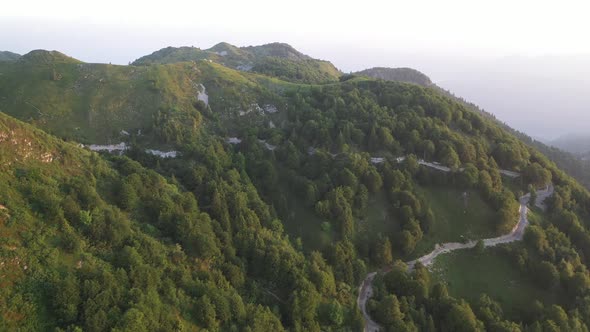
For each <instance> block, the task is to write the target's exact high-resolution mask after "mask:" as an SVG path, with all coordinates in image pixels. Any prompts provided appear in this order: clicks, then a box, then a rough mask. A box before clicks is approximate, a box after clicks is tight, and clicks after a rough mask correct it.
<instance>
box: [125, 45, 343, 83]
mask: <svg viewBox="0 0 590 332" xmlns="http://www.w3.org/2000/svg"><path fill="white" fill-rule="evenodd" d="M198 60H210V61H213V62H216V63H219V64H222V65H225V66H228V67H231V68H234V69H239V70H245V71H253V72H255V73H260V74H264V75H268V76H272V77H277V78H280V79H283V80H287V81H292V82H302V83H325V82H333V81H337V80H338V77H339V76H340V75H341V73H340V71H338V69H336V67H334V65H333V64H331V63H330V62H328V61H322V60H316V59H312V58H311V57H309V56H307V55H304V54H302V53H300V52H299V51H297V50H296V49H294V48H293V47H291V46H290V45H288V44H283V43H271V44H265V45H260V46H248V47H240V48H238V47H236V46H233V45H230V44H228V43H219V44H217V45H215V46H213V47H212V48H210V49H208V50H201V49H199V48H195V47H178V48H175V47H167V48H164V49H161V50H159V51H156V52H154V53H152V54H150V55H147V56H144V57H141V58H139V59H137V60H135V61H134V62H133V64H134V65H137V66H140V65H151V64H166V63H177V62H186V61H198Z"/></svg>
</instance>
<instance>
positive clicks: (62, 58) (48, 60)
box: [19, 50, 82, 64]
mask: <svg viewBox="0 0 590 332" xmlns="http://www.w3.org/2000/svg"><path fill="white" fill-rule="evenodd" d="M19 61H23V62H28V63H40V64H52V63H82V61H80V60H78V59H74V58H72V57H70V56H67V55H65V54H63V53H61V52H58V51H47V50H33V51H31V52H29V53H27V54H25V55H23V56H22V57H20V59H19Z"/></svg>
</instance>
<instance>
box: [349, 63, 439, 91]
mask: <svg viewBox="0 0 590 332" xmlns="http://www.w3.org/2000/svg"><path fill="white" fill-rule="evenodd" d="M354 75H359V76H368V77H371V78H376V79H381V80H386V81H395V82H405V83H413V84H418V85H422V86H429V85H431V84H432V81H431V80H430V78H429V77H428V76H426V75H424V74H423V73H421V72H419V71H417V70H415V69H412V68H383V67H375V68H369V69H365V70H361V71H358V72H356V73H354Z"/></svg>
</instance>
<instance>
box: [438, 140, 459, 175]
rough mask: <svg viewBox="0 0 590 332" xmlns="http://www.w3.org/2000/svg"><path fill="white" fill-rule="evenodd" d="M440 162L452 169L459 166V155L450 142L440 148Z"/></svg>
mask: <svg viewBox="0 0 590 332" xmlns="http://www.w3.org/2000/svg"><path fill="white" fill-rule="evenodd" d="M441 163H443V164H444V165H447V166H449V167H450V168H452V169H456V168H457V167H459V164H460V161H459V156H458V155H457V152H456V151H455V149H453V147H452V146H451V145H450V144H445V145H444V146H443V148H442V150H441Z"/></svg>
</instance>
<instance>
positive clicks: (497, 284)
mask: <svg viewBox="0 0 590 332" xmlns="http://www.w3.org/2000/svg"><path fill="white" fill-rule="evenodd" d="M432 271H433V273H432V275H433V277H434V278H435V279H436V280H438V281H440V282H442V283H444V284H446V286H447V288H448V290H449V294H451V295H452V296H454V297H457V298H464V299H466V300H468V301H469V302H470V303H473V304H477V302H478V300H479V299H480V297H481V294H482V293H483V294H487V295H488V296H490V297H491V298H492V299H494V300H495V301H497V302H498V303H499V304H500V306H501V307H502V309H503V311H504V312H505V313H506V315H507V316H508V317H510V318H513V319H514V318H516V319H518V317H526V316H528V315H531V314H534V313H533V312H531V310H533V308H534V302H535V301H540V302H541V303H543V304H544V305H546V306H547V305H551V304H561V303H562V301H561V298H560V296H559V294H556V293H552V292H550V291H548V290H546V289H543V288H542V287H539V286H537V285H536V284H535V282H534V281H533V280H532V279H531V277H530V276H527V275H526V274H525V273H523V272H521V271H520V270H519V269H518V267H517V266H516V265H515V264H513V262H512V261H511V259H510V256H509V255H507V254H506V253H505V252H503V251H502V249H500V248H493V249H491V248H487V249H485V252H481V253H478V252H477V251H475V250H462V251H456V252H452V253H450V254H448V255H442V256H440V257H438V258H437V259H436V260H435V263H434V264H433V267H432Z"/></svg>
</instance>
